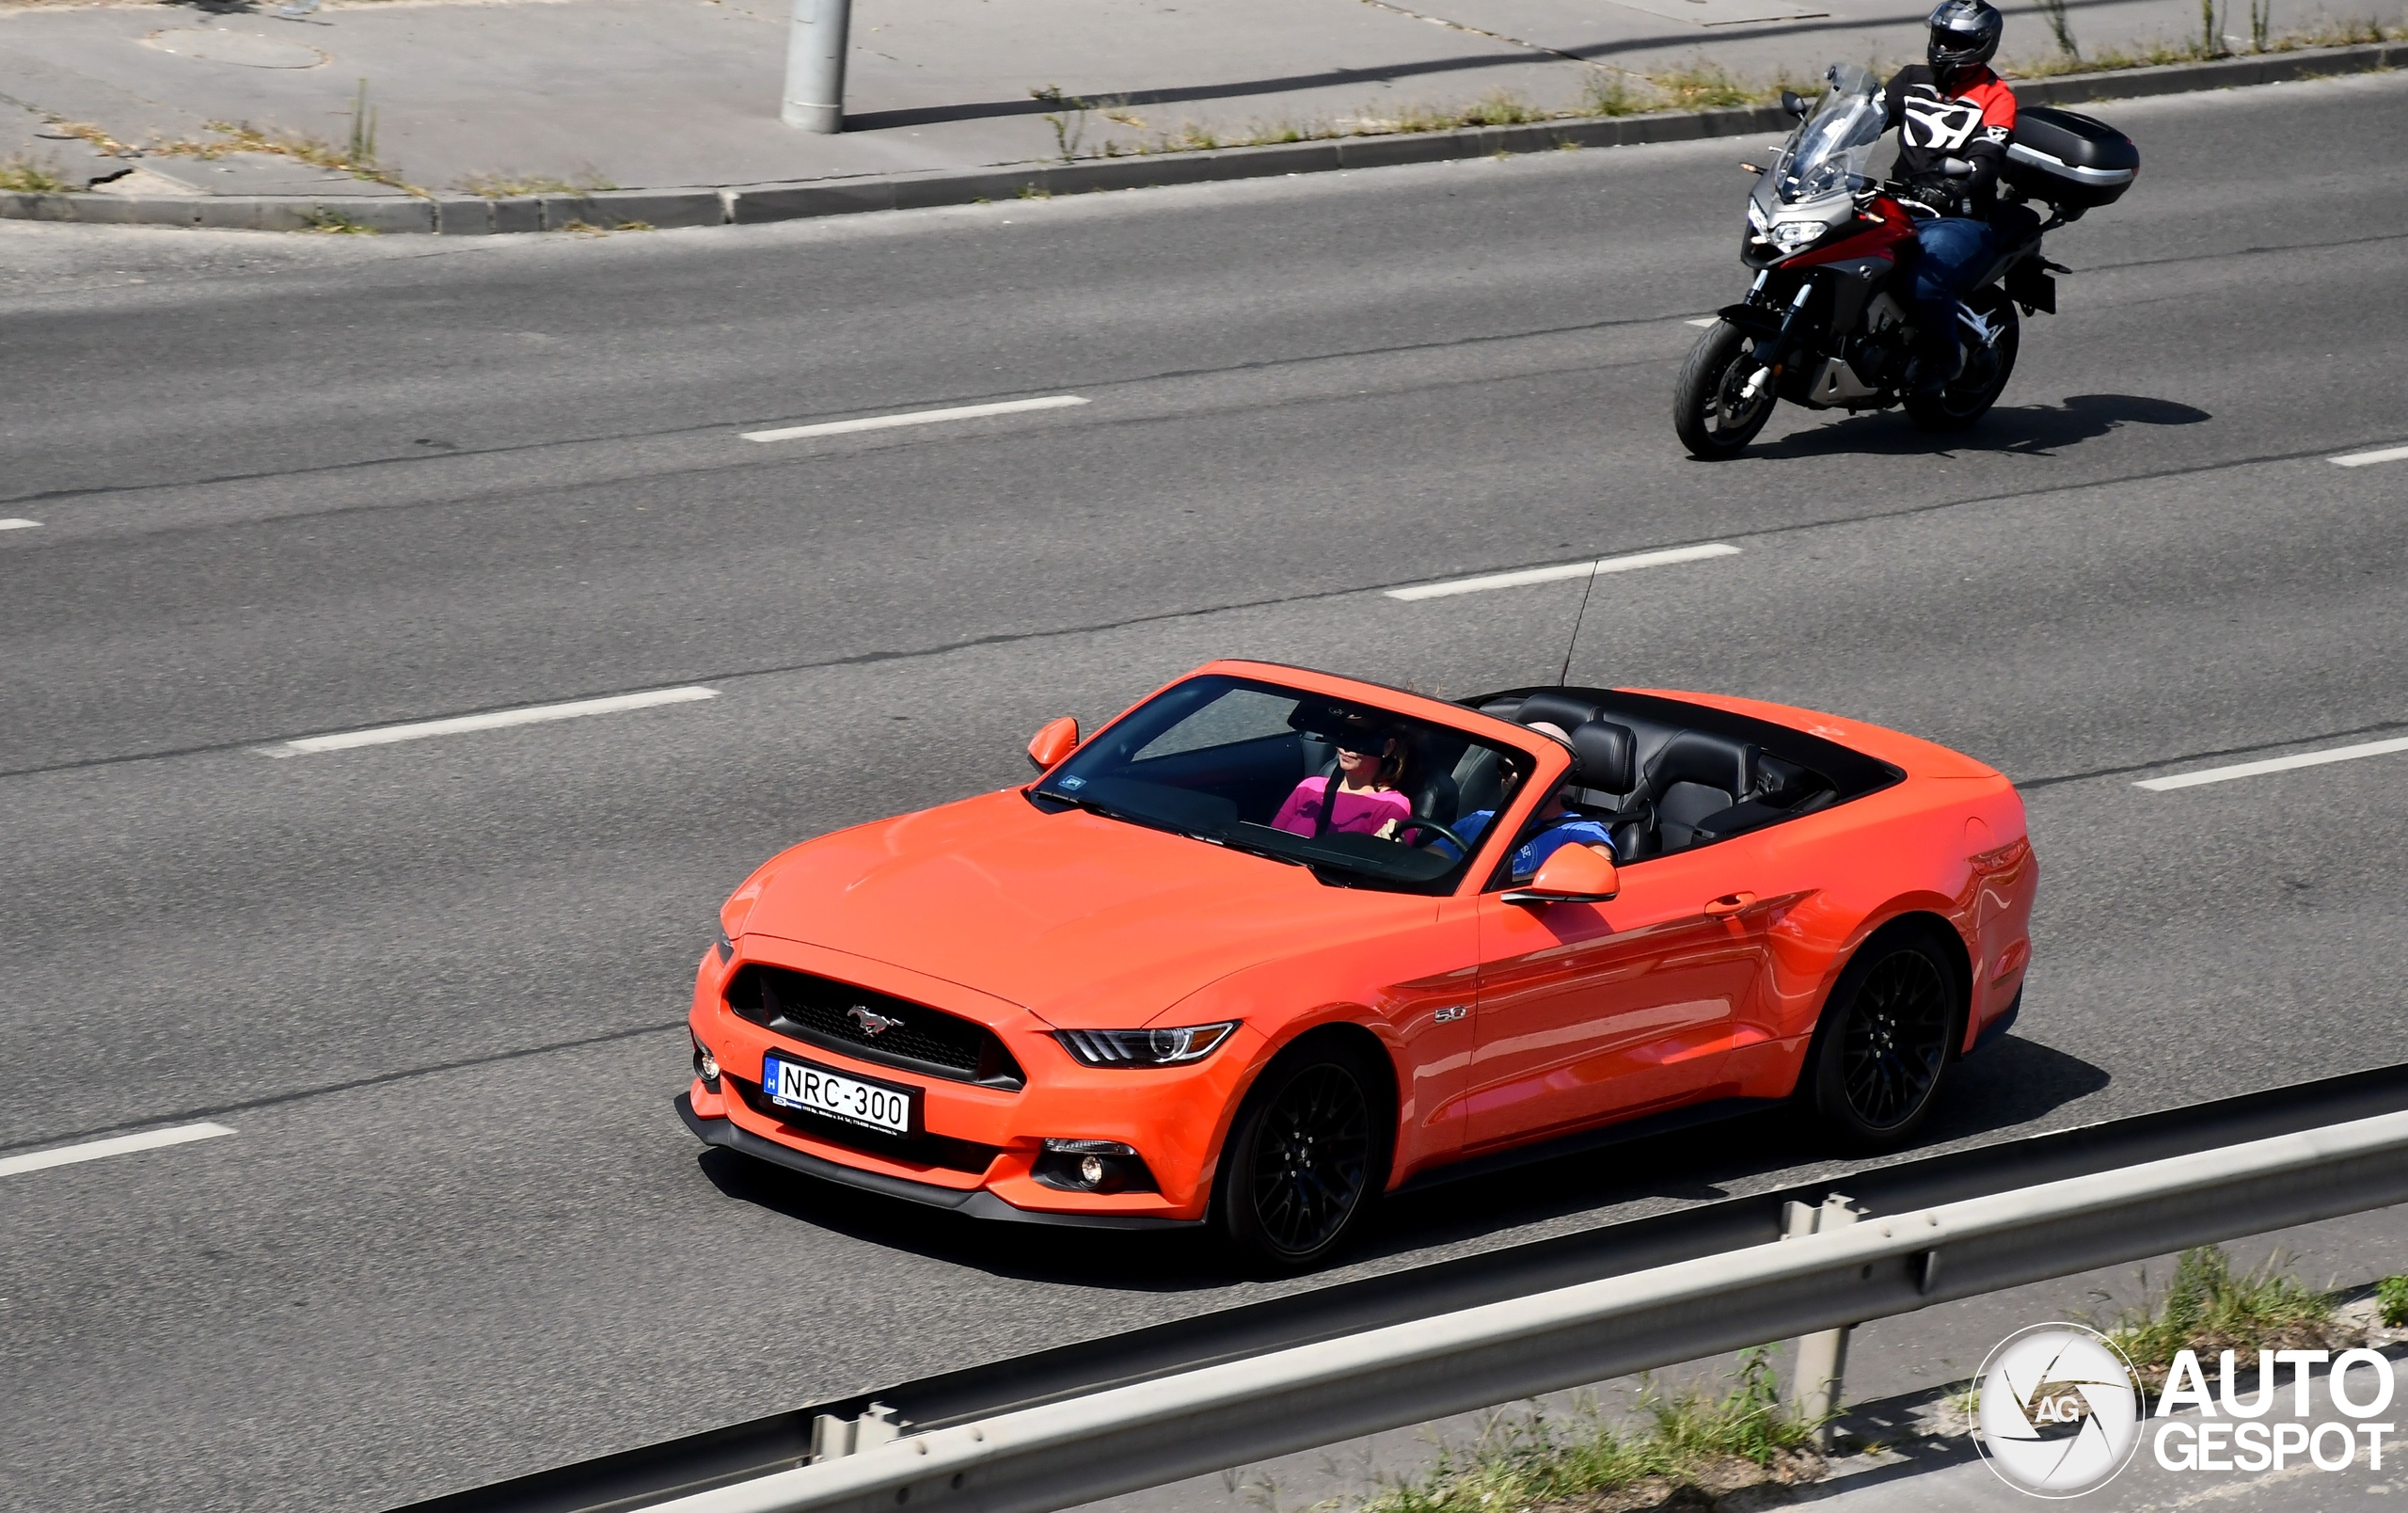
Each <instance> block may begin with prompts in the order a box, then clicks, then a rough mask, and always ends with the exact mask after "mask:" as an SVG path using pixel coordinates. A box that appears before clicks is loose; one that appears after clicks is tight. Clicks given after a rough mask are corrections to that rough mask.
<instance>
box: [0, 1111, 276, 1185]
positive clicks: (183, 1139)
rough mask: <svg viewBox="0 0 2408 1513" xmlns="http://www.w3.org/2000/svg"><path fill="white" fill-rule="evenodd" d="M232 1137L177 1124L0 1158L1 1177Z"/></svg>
mask: <svg viewBox="0 0 2408 1513" xmlns="http://www.w3.org/2000/svg"><path fill="white" fill-rule="evenodd" d="M233 1133H234V1132H233V1131H232V1130H230V1129H228V1128H227V1127H226V1126H225V1125H223V1124H207V1123H203V1124H178V1125H176V1126H175V1127H174V1128H173V1129H150V1130H144V1131H143V1132H142V1133H141V1134H139V1135H112V1136H110V1137H109V1138H108V1139H104V1140H86V1141H85V1142H84V1143H83V1144H81V1145H62V1146H60V1147H58V1148H57V1149H55V1150H50V1151H29V1152H27V1153H26V1154H25V1155H0V1177H8V1176H14V1175H16V1174H17V1173H18V1172H20V1171H43V1170H45V1169H46V1168H49V1167H62V1166H73V1165H74V1164H75V1163H76V1162H78V1161H99V1160H103V1159H105V1158H107V1157H109V1156H112V1155H133V1154H134V1153H135V1152H136V1151H155V1150H157V1149H158V1148H159V1147H161V1146H163V1145H182V1144H185V1143H187V1142H189V1141H192V1140H208V1139H216V1138H217V1137H218V1136H220V1135H231V1134H233Z"/></svg>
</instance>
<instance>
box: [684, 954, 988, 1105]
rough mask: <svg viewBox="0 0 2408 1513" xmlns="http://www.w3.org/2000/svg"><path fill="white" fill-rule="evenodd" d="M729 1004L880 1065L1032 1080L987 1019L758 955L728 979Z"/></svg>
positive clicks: (965, 1078) (984, 1081)
mask: <svg viewBox="0 0 2408 1513" xmlns="http://www.w3.org/2000/svg"><path fill="white" fill-rule="evenodd" d="M727 1006H728V1007H729V1008H731V1009H733V1010H735V1011H737V1013H738V1014H740V1015H742V1016H743V1017H744V1018H746V1019H749V1020H751V1021H753V1023H754V1024H756V1025H759V1026H761V1027H764V1028H766V1029H771V1030H775V1031H776V1032H777V1033H779V1034H781V1035H787V1036H791V1037H793V1038H794V1039H796V1040H799V1041H802V1042H804V1043H808V1044H812V1045H822V1046H826V1047H827V1048H829V1049H830V1050H837V1051H842V1052H844V1053H845V1054H846V1055H848V1056H853V1057H859V1058H860V1059H863V1060H864V1061H875V1062H877V1063H878V1064H879V1065H880V1066H895V1067H902V1068H905V1069H907V1070H909V1071H913V1072H921V1073H926V1074H927V1075H929V1076H934V1077H943V1078H944V1079H946V1080H947V1081H950V1082H975V1083H978V1084H980V1085H981V1086H983V1087H990V1088H1009V1089H1013V1090H1015V1091H1017V1090H1018V1089H1020V1088H1021V1087H1022V1086H1024V1085H1025V1084H1026V1083H1027V1081H1028V1076H1027V1074H1025V1073H1023V1072H1022V1070H1021V1068H1020V1063H1019V1062H1018V1061H1015V1060H1013V1059H1012V1054H1011V1052H1009V1051H1007V1050H1006V1049H1004V1043H1003V1042H1002V1040H1000V1039H998V1038H997V1037H996V1035H995V1032H994V1031H993V1030H990V1029H989V1028H988V1027H986V1026H984V1025H981V1024H977V1023H974V1022H973V1021H971V1020H967V1019H962V1018H958V1017H957V1016H955V1015H953V1014H949V1013H946V1012H944V1011H942V1010H938V1009H931V1008H929V1007H928V1006H927V1004H924V1003H913V1002H912V1001H911V1000H910V999H908V998H897V997H895V996H893V995H889V994H884V993H874V992H872V991H871V990H869V989H867V988H860V987H854V986H853V985H851V984H850V983H846V982H838V981H836V980H834V979H831V978H823V977H815V976H813V975H812V974H811V973H809V972H796V971H790V970H788V969H787V968H785V967H782V966H763V965H761V964H758V963H755V964H752V965H750V966H747V967H745V968H744V969H743V970H742V971H740V972H738V973H737V974H736V977H735V979H734V980H732V981H731V982H729V983H728V985H727Z"/></svg>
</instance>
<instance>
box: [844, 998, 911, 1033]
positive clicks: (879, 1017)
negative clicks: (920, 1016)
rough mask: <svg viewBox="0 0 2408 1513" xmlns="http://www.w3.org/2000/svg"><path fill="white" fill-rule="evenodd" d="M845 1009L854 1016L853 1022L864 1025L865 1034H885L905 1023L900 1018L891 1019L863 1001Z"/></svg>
mask: <svg viewBox="0 0 2408 1513" xmlns="http://www.w3.org/2000/svg"><path fill="white" fill-rule="evenodd" d="M846 1012H847V1013H848V1014H850V1015H852V1016H853V1023H854V1024H856V1025H859V1026H861V1027H862V1033H863V1034H864V1035H883V1034H885V1033H886V1032H887V1031H888V1030H890V1029H893V1028H894V1027H895V1026H897V1025H899V1024H901V1023H903V1021H901V1020H900V1019H889V1018H887V1017H886V1016H885V1015H884V1014H881V1013H879V1012H878V1011H875V1010H873V1009H871V1008H870V1007H869V1005H867V1004H863V1003H857V1004H855V1005H853V1006H852V1007H851V1008H850V1009H848V1010H846Z"/></svg>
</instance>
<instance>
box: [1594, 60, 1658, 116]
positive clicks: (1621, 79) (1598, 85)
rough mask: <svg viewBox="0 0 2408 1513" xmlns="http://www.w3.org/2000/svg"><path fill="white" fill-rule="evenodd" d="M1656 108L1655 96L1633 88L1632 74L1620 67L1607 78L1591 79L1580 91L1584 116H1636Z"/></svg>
mask: <svg viewBox="0 0 2408 1513" xmlns="http://www.w3.org/2000/svg"><path fill="white" fill-rule="evenodd" d="M1655 108H1656V102H1655V100H1654V98H1653V97H1652V96H1648V95H1642V94H1640V92H1639V91H1638V90H1636V89H1633V88H1631V87H1630V75H1629V74H1627V73H1624V72H1622V71H1621V70H1620V69H1616V70H1615V71H1614V72H1612V73H1611V74H1610V75H1608V76H1607V77H1606V78H1602V79H1598V78H1592V79H1590V80H1589V82H1588V84H1587V85H1586V87H1584V88H1582V90H1581V92H1580V114H1581V115H1584V116H1636V115H1638V114H1639V113H1640V111H1642V110H1654V109H1655Z"/></svg>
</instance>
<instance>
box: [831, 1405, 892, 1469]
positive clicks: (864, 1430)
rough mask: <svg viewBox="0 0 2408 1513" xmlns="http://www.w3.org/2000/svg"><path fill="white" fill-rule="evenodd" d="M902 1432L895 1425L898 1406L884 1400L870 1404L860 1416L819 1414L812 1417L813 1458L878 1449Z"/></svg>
mask: <svg viewBox="0 0 2408 1513" xmlns="http://www.w3.org/2000/svg"><path fill="white" fill-rule="evenodd" d="M902 1432H903V1431H902V1430H901V1429H900V1428H898V1427H897V1426H896V1425H895V1409H891V1408H889V1407H887V1406H886V1405H885V1404H884V1403H872V1404H870V1405H869V1410H868V1411H867V1412H865V1413H863V1415H862V1416H861V1417H859V1418H857V1419H844V1418H838V1417H837V1416H836V1415H835V1414H833V1413H818V1414H815V1415H813V1417H812V1420H811V1458H812V1460H813V1461H814V1462H815V1463H816V1462H818V1461H822V1460H834V1459H836V1458H838V1457H842V1456H852V1455H859V1454H861V1453H862V1452H863V1451H864V1450H875V1449H876V1448H878V1447H879V1445H881V1444H884V1443H886V1442H887V1441H889V1440H892V1439H894V1438H895V1437H896V1436H897V1435H899V1434H901V1433H902Z"/></svg>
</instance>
